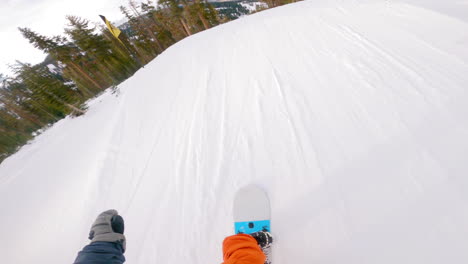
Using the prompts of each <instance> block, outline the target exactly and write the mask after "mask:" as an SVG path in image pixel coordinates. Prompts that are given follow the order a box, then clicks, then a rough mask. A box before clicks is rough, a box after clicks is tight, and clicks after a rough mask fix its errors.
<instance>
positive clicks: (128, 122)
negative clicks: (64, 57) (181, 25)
mask: <svg viewBox="0 0 468 264" xmlns="http://www.w3.org/2000/svg"><path fill="white" fill-rule="evenodd" d="M409 2H411V1H410V0H401V1H342V0H334V1H324V0H322V1H305V2H300V3H295V4H291V5H287V6H284V7H281V8H275V9H271V10H267V11H264V12H261V13H258V14H256V15H253V16H249V17H243V18H241V19H239V20H237V21H234V22H232V23H228V24H225V25H221V26H219V27H216V28H214V29H211V30H208V31H205V32H202V33H199V34H196V35H194V36H192V37H190V38H187V39H186V40H184V41H181V42H179V43H177V44H176V45H174V46H173V47H171V48H170V49H168V50H167V51H166V52H164V53H163V54H162V55H160V56H159V57H158V58H157V59H155V61H153V62H152V63H150V64H149V65H148V66H146V67H145V68H144V69H141V70H140V71H139V72H137V73H136V74H135V76H133V77H132V78H131V79H129V80H128V81H126V82H125V83H123V84H122V85H121V86H120V93H119V95H118V96H115V95H112V94H111V93H109V92H107V93H105V94H104V95H102V96H101V97H99V98H98V99H95V100H94V102H93V103H92V105H91V107H90V110H89V111H88V113H87V114H86V115H85V116H82V117H78V118H74V119H69V118H67V119H65V120H62V121H60V122H58V123H57V124H56V125H54V127H52V128H51V129H49V130H47V131H46V132H45V133H44V134H42V135H40V136H39V137H37V138H36V139H35V140H34V142H33V143H31V144H29V145H27V146H25V147H23V148H22V149H21V151H19V152H18V153H16V154H15V155H13V156H12V157H10V158H8V159H7V160H6V161H5V162H3V163H2V164H1V166H0V198H1V200H2V201H3V202H2V203H0V211H1V212H2V217H1V218H0V234H1V238H0V249H1V252H2V260H3V262H5V263H18V264H21V263H32V262H34V263H50V264H55V263H57V264H58V263H71V262H72V261H73V259H74V257H75V256H76V253H77V252H78V251H79V250H80V249H81V248H82V247H83V246H84V245H85V244H86V243H87V242H88V241H87V234H88V229H89V227H90V225H91V223H92V221H93V220H94V218H95V217H96V215H97V214H98V213H99V212H101V211H102V210H105V209H109V208H115V209H117V210H119V211H120V212H121V214H122V215H123V216H124V218H125V220H126V236H127V240H128V241H127V245H128V248H127V252H126V258H127V263H137V264H147V263H195V264H201V263H220V262H221V261H222V259H221V258H222V255H221V242H222V240H223V238H224V237H225V236H227V235H230V234H232V233H233V230H232V229H233V227H232V213H231V206H232V200H233V196H234V193H235V191H236V190H237V189H238V188H240V187H242V186H244V185H246V184H250V183H256V184H259V185H261V186H262V187H263V188H265V189H266V190H267V191H268V193H269V195H270V199H271V204H272V228H273V234H274V235H275V237H276V242H275V244H274V245H273V263H275V264H281V263H321V264H325V263H356V264H358V263H359V264H363V263H381V264H383V263H389V264H390V263H391V264H393V263H408V264H409V263H425V264H427V263H434V264H435V263H454V264H455V263H465V262H466V260H468V251H467V250H466V243H467V241H468V205H467V204H468V203H467V202H468V193H467V192H466V190H468V179H467V178H466V174H467V172H468V163H467V160H466V157H468V123H467V121H466V117H467V116H468V107H467V104H466V102H467V100H468V94H467V86H466V85H467V83H468V75H467V74H466V73H467V72H468V50H467V48H466V47H467V44H468V24H467V22H468V21H467V20H465V19H463V17H460V16H459V14H461V12H460V10H457V8H461V7H462V6H463V5H464V3H466V2H465V1H444V3H445V6H444V8H443V9H444V10H443V11H444V12H445V13H444V12H437V10H438V8H440V6H441V4H437V3H435V2H434V4H432V5H431V4H430V3H429V2H427V3H426V2H425V3H423V2H420V1H419V0H414V1H413V2H415V3H416V4H414V5H411V4H409ZM419 2H420V3H419ZM465 6H466V5H465ZM450 7H452V9H450ZM447 10H448V11H447ZM465 10H466V9H465Z"/></svg>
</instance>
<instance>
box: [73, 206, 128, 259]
mask: <svg viewBox="0 0 468 264" xmlns="http://www.w3.org/2000/svg"><path fill="white" fill-rule="evenodd" d="M123 233H124V221H123V218H122V217H121V216H120V215H119V214H118V213H117V211H116V210H107V211H105V212H102V213H101V214H99V216H98V217H97V218H96V221H94V223H93V225H92V227H91V230H90V232H89V239H90V240H91V243H90V244H89V245H87V246H86V247H84V248H83V250H82V251H80V252H79V253H78V256H77V257H76V260H75V262H73V264H91V263H92V264H122V263H124V262H125V257H124V256H123V253H124V252H125V236H124V235H123Z"/></svg>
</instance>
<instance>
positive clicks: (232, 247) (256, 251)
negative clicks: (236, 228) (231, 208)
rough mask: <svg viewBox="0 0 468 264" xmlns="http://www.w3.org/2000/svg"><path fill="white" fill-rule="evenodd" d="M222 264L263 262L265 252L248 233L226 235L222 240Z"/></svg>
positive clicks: (260, 263)
mask: <svg viewBox="0 0 468 264" xmlns="http://www.w3.org/2000/svg"><path fill="white" fill-rule="evenodd" d="M223 255H224V264H263V263H264V262H265V259H266V257H265V254H263V252H262V250H261V249H260V247H259V246H258V244H257V240H255V238H253V237H252V236H250V235H245V234H238V235H234V236H230V237H226V239H224V242H223Z"/></svg>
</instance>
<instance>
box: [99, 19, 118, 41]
mask: <svg viewBox="0 0 468 264" xmlns="http://www.w3.org/2000/svg"><path fill="white" fill-rule="evenodd" d="M99 16H100V17H101V18H102V20H103V21H104V23H106V26H107V28H108V29H109V31H110V32H111V33H112V35H114V37H115V38H116V39H118V40H119V41H120V39H119V35H120V33H121V31H120V29H118V28H117V27H115V26H114V25H112V24H111V22H109V20H107V19H106V17H105V16H102V15H99ZM122 44H123V43H122Z"/></svg>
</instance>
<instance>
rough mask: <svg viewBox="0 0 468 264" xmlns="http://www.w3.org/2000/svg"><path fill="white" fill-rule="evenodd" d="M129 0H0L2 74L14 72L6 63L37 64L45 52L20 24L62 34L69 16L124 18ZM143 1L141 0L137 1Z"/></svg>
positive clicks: (97, 19) (0, 65) (115, 19)
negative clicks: (122, 8)
mask: <svg viewBox="0 0 468 264" xmlns="http://www.w3.org/2000/svg"><path fill="white" fill-rule="evenodd" d="M127 2H128V0H0V73H7V74H11V71H10V70H8V67H7V64H13V63H14V62H15V60H20V61H22V62H30V63H38V62H41V61H42V60H43V59H44V58H45V54H43V53H42V52H41V51H39V50H36V49H35V48H34V47H33V46H32V45H31V44H29V42H28V41H27V40H26V39H24V38H23V37H22V36H21V34H20V33H19V31H18V27H29V28H31V29H32V30H34V31H37V32H39V33H41V34H43V35H57V34H62V33H63V28H64V25H65V16H66V15H75V16H80V17H83V18H87V19H89V20H91V21H93V22H101V19H100V18H99V16H98V15H100V14H102V15H104V16H106V17H107V19H109V20H110V21H117V20H120V19H122V18H123V15H121V14H120V11H119V6H120V5H126V3H127ZM137 2H141V1H137Z"/></svg>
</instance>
